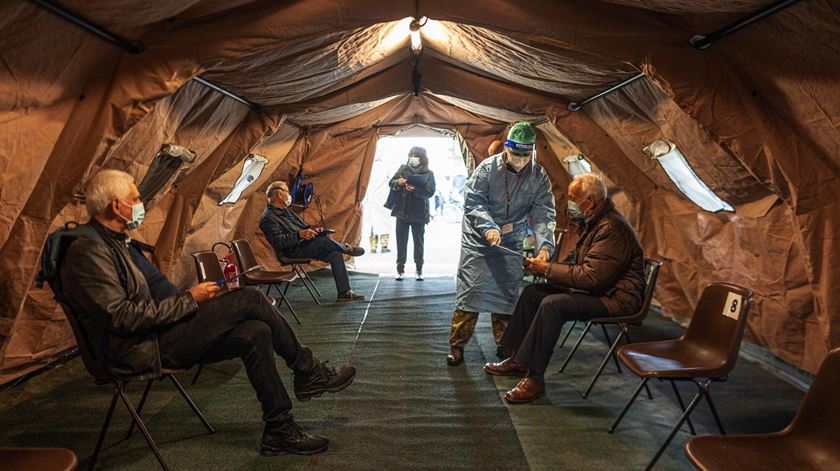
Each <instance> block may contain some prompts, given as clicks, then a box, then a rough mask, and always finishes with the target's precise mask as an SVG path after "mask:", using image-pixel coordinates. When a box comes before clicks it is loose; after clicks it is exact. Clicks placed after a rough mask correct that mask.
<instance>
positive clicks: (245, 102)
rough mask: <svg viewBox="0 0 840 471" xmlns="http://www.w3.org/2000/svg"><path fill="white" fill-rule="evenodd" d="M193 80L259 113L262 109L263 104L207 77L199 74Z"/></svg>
mask: <svg viewBox="0 0 840 471" xmlns="http://www.w3.org/2000/svg"><path fill="white" fill-rule="evenodd" d="M193 80H195V81H196V82H198V83H200V84H202V85H204V86H205V87H207V88H210V89H213V90H215V91H217V92H219V93H221V94H222V95H224V96H226V97H229V98H233V99H234V100H236V101H238V102H239V103H242V104H243V105H246V106H248V107H249V108H251V109H252V110H254V111H256V112H257V113H259V112H260V111H262V106H260V105H258V104H256V103H254V102H252V101H250V100H247V99H245V98H242V97H241V96H239V95H237V94H235V93H233V92H231V91H229V90H226V89H224V88H222V86H221V85H218V84H216V83H214V82H211V81H209V80H207V79H206V78H202V77H199V76H198V75H196V76H195V77H193Z"/></svg>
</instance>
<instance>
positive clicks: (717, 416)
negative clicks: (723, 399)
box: [700, 380, 726, 435]
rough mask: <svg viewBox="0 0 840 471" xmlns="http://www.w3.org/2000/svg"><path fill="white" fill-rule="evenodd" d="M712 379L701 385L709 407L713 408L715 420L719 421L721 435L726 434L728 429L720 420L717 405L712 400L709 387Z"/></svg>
mask: <svg viewBox="0 0 840 471" xmlns="http://www.w3.org/2000/svg"><path fill="white" fill-rule="evenodd" d="M711 384H712V383H711V381H710V380H706V381H704V382H703V383H702V384H700V387H701V388H703V391H704V393H705V396H706V402H708V403H709V409H711V410H712V416H713V417H714V418H715V422H716V423H717V426H718V430H720V434H721V435H726V430H724V429H723V422H721V421H720V416H719V415H718V411H717V407H715V403H714V401H712V393H711V391H709V387H710V386H711Z"/></svg>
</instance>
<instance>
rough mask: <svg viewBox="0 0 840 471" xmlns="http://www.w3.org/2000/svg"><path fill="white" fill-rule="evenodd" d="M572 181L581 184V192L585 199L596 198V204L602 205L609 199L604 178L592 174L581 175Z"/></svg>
mask: <svg viewBox="0 0 840 471" xmlns="http://www.w3.org/2000/svg"><path fill="white" fill-rule="evenodd" d="M572 181H577V182H580V183H579V185H580V190H581V192H582V193H583V195H584V197H589V196H591V197H593V198H595V202H596V203H600V202H602V201H604V200H605V199H607V184H606V183H604V178H603V177H602V176H601V175H599V174H597V173H592V172H586V173H579V174H577V175H575V176H574V178H572Z"/></svg>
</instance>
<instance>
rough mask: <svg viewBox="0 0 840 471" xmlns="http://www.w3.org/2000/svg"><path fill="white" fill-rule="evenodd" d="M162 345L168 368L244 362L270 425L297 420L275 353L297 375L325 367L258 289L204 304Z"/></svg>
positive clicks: (169, 331)
mask: <svg viewBox="0 0 840 471" xmlns="http://www.w3.org/2000/svg"><path fill="white" fill-rule="evenodd" d="M158 345H159V348H160V356H161V364H162V366H163V367H164V368H189V367H190V366H192V365H194V364H195V363H197V362H198V361H202V362H207V363H212V362H217V361H222V360H227V359H231V358H237V357H239V358H242V362H243V363H244V364H245V371H246V372H247V373H248V380H249V381H250V382H251V386H252V387H253V388H254V391H255V392H256V393H257V399H259V401H260V403H261V404H262V412H263V420H265V421H266V422H284V421H286V420H288V419H290V418H291V409H292V402H291V400H289V395H288V394H287V393H286V389H285V388H284V387H283V381H282V380H281V379H280V375H279V374H278V372H277V363H276V360H275V356H274V355H275V353H276V354H277V355H280V357H281V358H282V359H283V360H284V361H285V362H286V365H287V366H288V367H289V368H291V369H292V371H294V372H295V374H301V375H304V376H307V375H310V374H313V373H314V372H316V371H318V368H317V366H318V364H319V363H320V362H319V361H318V359H317V358H315V356H314V355H313V354H312V351H311V350H310V349H309V348H307V347H305V346H303V345H301V344H300V342H298V339H297V337H296V336H295V333H294V331H292V328H291V327H289V324H288V323H286V320H285V319H283V318H282V317H281V316H280V314H279V313H278V312H277V311H276V310H275V309H274V307H272V306H271V303H269V302H268V300H267V299H266V297H265V296H264V295H263V294H262V293H260V292H259V291H258V290H257V289H256V288H244V289H240V290H236V291H233V292H230V293H225V294H222V295H220V296H217V297H215V298H213V299H211V300H210V301H207V302H206V303H203V304H202V305H201V306H200V307H199V309H198V312H197V313H196V314H195V315H193V316H191V317H190V318H189V319H186V320H184V321H181V322H178V323H177V324H174V325H172V326H169V327H167V328H166V329H165V330H164V331H163V332H161V333H160V334H159V335H158Z"/></svg>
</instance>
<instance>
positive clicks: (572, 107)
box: [568, 72, 645, 111]
mask: <svg viewBox="0 0 840 471" xmlns="http://www.w3.org/2000/svg"><path fill="white" fill-rule="evenodd" d="M644 76H645V74H644V72H639V73H638V74H636V75H634V76H632V77H630V78H628V79H625V80H622V81H621V82H618V83H616V84H615V85H610V86H609V87H608V88H606V89H604V90H601V91H600V92H598V93H596V94H594V95H592V96H591V97H589V98H587V99H585V100H583V101H580V102H578V101H571V102H569V106H568V108H569V111H579V110H580V108H581V107H582V106H583V105H585V104H587V103H589V102H591V101H595V100H597V99H598V98H601V97H602V96H604V95H608V94H610V93H612V92H614V91H616V90H618V89H621V88H624V87H625V86H627V85H630V84H631V83H633V82H635V81H636V80H639V79H640V78H642V77H644Z"/></svg>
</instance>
